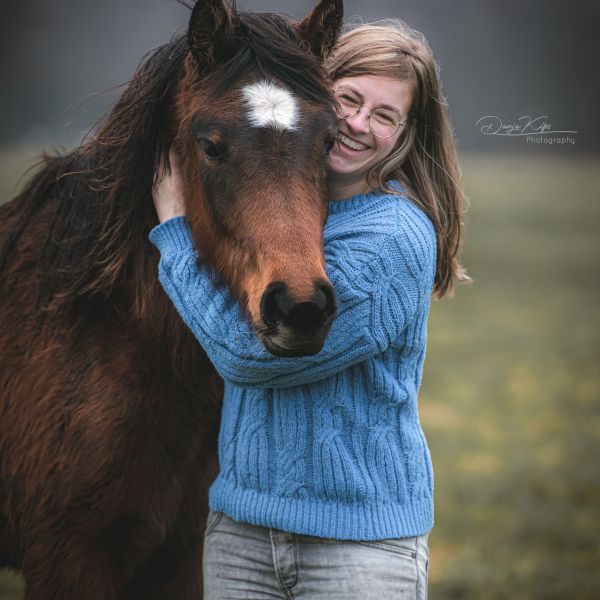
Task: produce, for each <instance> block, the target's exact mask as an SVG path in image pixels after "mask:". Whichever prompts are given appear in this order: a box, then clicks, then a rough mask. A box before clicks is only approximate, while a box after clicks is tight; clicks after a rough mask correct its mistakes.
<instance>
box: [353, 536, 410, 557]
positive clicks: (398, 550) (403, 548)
mask: <svg viewBox="0 0 600 600" xmlns="http://www.w3.org/2000/svg"><path fill="white" fill-rule="evenodd" d="M358 543H359V544H360V545H361V546H369V547H371V548H378V549H379V550H385V551H387V552H393V553H394V554H403V555H404V556H408V557H410V558H416V557H417V550H416V543H415V538H414V537H412V538H393V539H389V540H373V541H360V542H358Z"/></svg>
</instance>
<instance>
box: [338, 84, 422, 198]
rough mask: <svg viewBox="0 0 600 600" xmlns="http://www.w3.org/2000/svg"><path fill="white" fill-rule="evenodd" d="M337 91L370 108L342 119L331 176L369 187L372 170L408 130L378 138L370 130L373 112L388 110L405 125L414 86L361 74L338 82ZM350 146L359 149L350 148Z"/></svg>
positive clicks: (401, 127) (363, 108)
mask: <svg viewBox="0 0 600 600" xmlns="http://www.w3.org/2000/svg"><path fill="white" fill-rule="evenodd" d="M333 88H334V92H335V93H336V94H337V93H339V91H340V90H347V91H350V92H352V94H353V96H354V97H355V98H358V100H359V101H360V102H361V103H363V104H365V105H367V106H368V107H369V108H367V106H361V108H360V110H359V112H358V114H357V115H355V116H354V117H351V118H347V119H341V118H340V119H339V121H338V128H339V133H340V134H339V136H338V139H337V141H336V143H335V146H334V147H333V149H332V150H331V153H330V155H329V169H330V174H331V177H332V179H333V180H343V181H344V182H345V184H346V185H348V184H353V185H355V186H360V185H363V187H366V186H367V180H366V178H367V173H368V172H369V170H370V169H371V168H372V167H373V166H374V165H376V164H378V163H380V162H381V161H382V160H383V159H385V158H386V157H387V156H388V155H389V154H390V153H391V152H392V150H393V149H394V148H395V147H396V144H397V142H398V140H399V139H400V137H401V136H402V135H403V134H404V127H403V126H400V127H399V129H398V131H396V133H394V135H392V136H391V137H387V138H384V137H376V136H375V135H373V133H372V132H371V130H370V128H369V120H368V116H369V113H370V112H371V110H373V109H379V108H381V109H385V111H388V113H389V112H390V111H391V114H393V115H394V116H395V118H396V119H397V120H398V121H399V122H400V123H405V122H406V120H407V119H408V113H409V111H410V106H411V101H412V85H411V83H410V82H409V81H406V80H400V79H393V78H391V77H379V76H373V75H359V76H356V77H342V78H341V79H337V80H336V81H335V82H334V84H333ZM348 143H350V144H353V145H354V146H355V147H354V148H351V147H349V146H348ZM356 193H358V192H356Z"/></svg>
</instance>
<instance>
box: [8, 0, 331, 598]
mask: <svg viewBox="0 0 600 600" xmlns="http://www.w3.org/2000/svg"><path fill="white" fill-rule="evenodd" d="M341 23H342V7H341V1H339V0H322V1H321V2H320V4H319V5H318V6H317V7H316V8H315V10H314V11H313V12H312V13H311V14H310V15H309V16H308V17H306V18H305V19H304V20H302V21H300V22H290V21H287V20H285V19H283V18H281V17H279V16H277V15H266V14H253V13H236V12H235V11H234V10H232V9H229V8H227V7H226V6H225V5H224V4H223V3H222V1H221V0H199V1H198V2H197V3H196V5H195V6H194V8H193V10H192V13H191V19H190V24H189V29H188V32H187V35H186V36H183V37H181V38H178V39H174V40H173V41H172V42H171V43H169V44H167V45H165V46H162V47H160V48H158V49H157V50H156V51H154V52H153V53H152V54H150V55H149V56H148V57H147V58H146V59H145V61H144V62H143V63H142V65H141V66H140V68H139V70H138V71H137V72H136V74H135V75H134V77H133V79H132V80H131V82H130V83H129V85H128V87H127V89H126V90H125V92H124V93H123V95H122V96H121V98H120V99H119V100H118V101H117V103H116V104H115V106H114V108H113V110H112V111H111V113H110V114H109V115H108V117H107V119H106V121H105V122H104V124H103V125H102V126H101V127H100V129H99V130H98V131H97V132H96V134H93V135H91V136H90V138H89V139H88V140H87V141H86V142H85V143H84V144H83V145H82V146H80V147H79V148H76V149H75V150H73V151H72V152H70V153H68V154H66V155H64V156H53V157H50V156H45V162H44V166H43V167H42V169H41V170H40V171H39V172H38V173H37V174H36V175H35V176H34V177H33V179H32V180H31V181H30V183H29V185H28V186H27V187H26V189H25V190H24V191H23V193H21V194H20V196H18V197H17V198H15V199H14V200H13V201H12V202H10V203H8V204H5V205H3V206H1V207H0V323H1V326H0V566H1V565H4V566H9V567H12V568H15V569H20V570H21V571H22V572H23V575H24V577H25V582H26V593H25V597H26V598H27V599H28V600H34V599H35V600H44V599H48V600H50V599H52V600H59V599H60V600H66V599H73V600H81V599H85V600H95V599H99V600H100V599H115V598H131V599H142V598H143V599H150V598H169V599H187V598H189V599H191V598H201V597H202V568H201V558H202V542H203V531H204V527H205V522H206V515H207V512H208V506H207V490H208V487H209V485H210V483H211V481H212V480H213V478H214V477H215V475H216V473H217V470H218V464H217V432H218V428H219V411H220V402H221V395H222V381H221V380H220V379H219V377H218V376H217V375H216V373H215V371H214V369H213V367H212V366H211V364H210V363H209V361H208V359H207V357H206V355H205V354H204V352H203V351H202V349H201V348H200V346H199V345H198V343H197V342H196V340H195V339H194V338H193V336H192V334H191V333H190V332H189V331H188V330H187V328H186V327H185V326H184V325H183V323H182V322H181V321H180V319H179V317H178V315H177V313H176V312H175V309H174V308H173V306H172V305H171V303H170V301H169V300H168V298H167V297H166V295H165V294H164V292H163V290H162V288H161V286H160V284H159V283H158V280H157V265H158V260H159V256H158V252H157V251H156V250H155V249H154V248H153V247H152V246H151V245H150V243H149V241H148V239H147V236H148V232H149V230H150V229H151V228H152V227H153V226H154V225H156V223H157V219H156V212H155V209H154V206H153V202H152V195H151V192H152V186H153V183H154V181H153V177H154V175H153V174H154V173H156V172H158V171H159V170H160V169H161V168H164V167H165V166H166V164H167V157H168V154H169V149H170V148H171V147H175V148H176V150H177V152H178V155H179V156H180V157H181V158H182V169H183V175H184V178H185V181H186V207H187V214H188V218H189V219H190V223H191V226H192V231H193V232H194V238H195V242H196V246H197V247H198V248H199V250H200V252H201V256H202V257H203V260H205V261H206V262H207V263H208V264H210V265H212V266H213V267H214V269H215V272H216V273H219V274H220V276H221V277H222V280H223V282H224V283H225V284H226V285H228V286H229V287H230V288H231V290H232V291H233V293H234V294H235V296H236V298H237V299H238V300H239V302H240V304H241V306H242V307H243V308H245V309H246V310H247V314H248V317H249V319H250V320H251V321H252V322H253V324H254V325H255V326H256V327H257V329H260V330H261V331H263V334H264V335H268V332H267V333H265V331H266V330H268V327H266V325H268V324H265V323H264V322H262V320H261V319H262V313H261V309H260V307H261V302H262V303H263V304H264V297H263V296H264V293H265V291H266V290H267V289H268V288H269V286H270V285H271V284H272V283H273V279H274V278H275V279H276V280H277V285H278V286H281V285H285V286H287V289H288V293H289V295H290V297H291V296H293V297H294V298H295V300H296V301H303V300H305V298H308V297H310V294H312V293H313V292H314V289H313V288H314V285H315V284H314V282H315V281H322V279H323V277H324V259H323V253H322V227H323V224H324V222H325V219H326V192H325V167H324V164H325V162H326V161H325V160H324V158H325V156H326V154H327V152H328V149H329V148H330V147H331V144H332V139H333V137H334V136H335V117H334V114H333V111H332V98H331V94H330V89H329V85H328V82H327V78H326V76H325V73H324V70H323V67H322V61H323V59H324V57H326V55H327V54H328V53H329V52H330V51H331V49H332V47H333V45H334V43H335V40H336V38H337V35H338V33H339V31H340V28H341ZM260 82H262V83H263V84H267V85H268V84H270V83H271V84H274V85H275V86H276V87H277V89H279V90H281V89H283V90H287V92H286V93H289V94H290V97H293V98H294V106H295V109H294V110H295V111H296V112H294V115H293V116H294V119H295V121H293V123H294V127H292V128H285V127H279V128H278V127H269V126H268V123H266V124H265V123H263V124H261V123H257V122H256V119H255V120H254V121H253V120H252V118H251V116H252V115H251V114H250V113H249V111H250V109H251V107H252V103H251V102H250V104H249V100H248V98H247V97H246V95H245V94H244V93H243V91H242V90H244V89H246V90H248V89H249V87H248V86H252V85H253V84H255V83H260ZM286 97H287V96H286ZM254 108H256V106H254ZM254 112H256V111H254ZM261 114H262V116H263V117H264V113H260V111H259V115H258V116H256V115H254V117H256V118H259V117H260V116H261ZM288 117H289V114H288ZM268 120H269V119H267V121H268ZM282 175H285V177H284V176H282ZM284 186H285V189H284ZM290 207H293V210H294V211H295V212H293V219H291V220H290V218H289V214H290V213H289V211H290V210H291V208H290ZM298 215H300V216H301V219H298ZM290 222H292V223H293V224H294V239H295V240H298V244H299V246H298V247H302V248H305V250H306V252H305V254H304V255H300V256H296V255H295V254H294V253H290V252H288V251H287V250H286V243H285V242H286V240H288V239H289V233H290ZM267 249H268V251H267ZM321 285H323V284H321ZM326 285H329V284H328V282H326ZM300 333H302V332H300ZM304 333H305V332H304ZM324 333H325V334H326V331H325V332H324V331H321V332H320V333H319V335H320V336H321V337H322V336H323V334H324Z"/></svg>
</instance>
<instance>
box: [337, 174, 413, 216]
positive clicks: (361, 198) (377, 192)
mask: <svg viewBox="0 0 600 600" xmlns="http://www.w3.org/2000/svg"><path fill="white" fill-rule="evenodd" d="M387 183H388V185H389V186H390V187H391V188H393V189H394V190H397V191H399V192H404V187H403V186H402V184H401V183H400V182H399V181H396V180H392V181H388V182H387ZM385 195H386V192H384V191H383V190H382V189H381V188H380V187H377V188H375V189H374V190H371V191H370V192H367V193H365V194H356V195H354V196H349V197H348V198H341V199H340V200H329V201H328V202H327V205H328V210H329V214H336V213H342V212H346V211H349V210H354V209H355V208H360V207H362V206H365V205H366V204H369V203H370V202H373V200H375V199H376V198H378V197H381V196H385Z"/></svg>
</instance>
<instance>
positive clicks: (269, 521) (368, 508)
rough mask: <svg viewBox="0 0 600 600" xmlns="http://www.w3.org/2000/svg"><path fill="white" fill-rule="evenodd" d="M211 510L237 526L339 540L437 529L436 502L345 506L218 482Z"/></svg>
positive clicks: (211, 495)
mask: <svg viewBox="0 0 600 600" xmlns="http://www.w3.org/2000/svg"><path fill="white" fill-rule="evenodd" d="M209 506H210V508H211V510H213V511H219V512H223V513H225V514H226V515H228V516H229V517H231V518H232V519H234V520H235V521H241V522H243V523H250V524H252V525H261V526H263V527H272V528H274V529H279V530H281V531H286V532H288V533H297V534H303V535H312V536H318V537H325V538H330V539H337V540H354V541H369V540H371V541H372V540H384V539H390V538H401V537H413V536H417V535H423V534H425V533H428V532H429V531H431V529H432V528H433V522H434V514H433V499H432V498H427V499H423V500H418V501H414V502H411V503H410V504H403V505H399V504H370V505H369V504H340V503H336V502H315V501H311V500H301V499H295V498H282V497H278V496H268V495H266V494H261V493H259V492H256V491H255V490H247V489H242V488H238V487H236V486H235V485H234V484H233V483H231V482H228V481H227V480H226V479H224V478H223V477H221V476H219V477H217V479H216V481H215V482H214V483H213V485H212V486H211V488H210V490H209Z"/></svg>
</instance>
